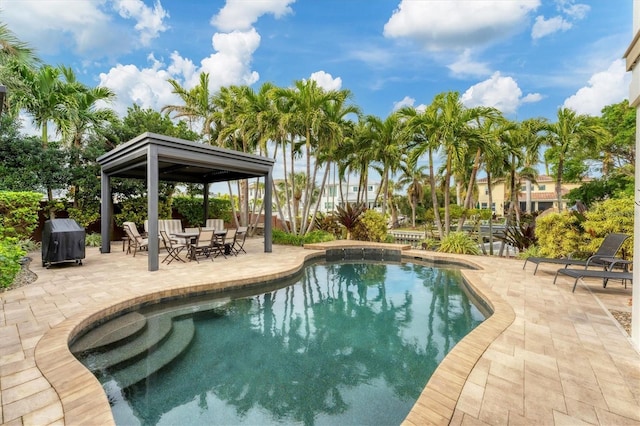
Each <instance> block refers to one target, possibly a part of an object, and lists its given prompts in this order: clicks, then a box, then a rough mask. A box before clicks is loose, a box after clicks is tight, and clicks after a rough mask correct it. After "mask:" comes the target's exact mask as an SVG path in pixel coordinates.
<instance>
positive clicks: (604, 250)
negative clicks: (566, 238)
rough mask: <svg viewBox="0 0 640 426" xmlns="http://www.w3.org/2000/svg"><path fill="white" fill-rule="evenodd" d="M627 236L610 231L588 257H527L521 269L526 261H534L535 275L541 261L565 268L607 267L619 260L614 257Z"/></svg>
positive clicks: (525, 264)
mask: <svg viewBox="0 0 640 426" xmlns="http://www.w3.org/2000/svg"><path fill="white" fill-rule="evenodd" d="M627 238H629V236H628V235H627V234H619V233H611V234H608V235H607V236H606V237H605V238H604V240H603V241H602V244H600V247H598V250H597V251H596V252H595V253H594V254H593V256H591V257H589V258H588V259H587V260H581V259H568V258H561V259H556V258H551V257H528V258H527V259H525V261H524V265H523V266H522V269H524V268H525V267H526V266H527V262H531V263H535V264H536V269H534V271H533V274H534V275H535V274H536V272H538V266H540V264H541V263H551V264H555V265H564V267H565V268H568V267H569V266H582V267H584V269H587V268H589V267H590V266H601V267H605V268H606V267H607V266H609V265H610V264H611V263H612V262H615V261H616V260H619V259H617V258H616V257H615V255H616V253H618V250H620V247H622V244H623V243H624V242H625V241H626V240H627Z"/></svg>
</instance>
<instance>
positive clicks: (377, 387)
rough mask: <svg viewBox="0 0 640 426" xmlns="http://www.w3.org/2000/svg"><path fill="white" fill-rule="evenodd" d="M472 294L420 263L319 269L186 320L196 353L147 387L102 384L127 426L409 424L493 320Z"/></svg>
mask: <svg viewBox="0 0 640 426" xmlns="http://www.w3.org/2000/svg"><path fill="white" fill-rule="evenodd" d="M461 283H462V277H461V274H460V271H459V270H458V269H455V268H447V267H441V266H440V267H435V266H434V265H429V264H424V263H419V262H416V263H386V264H385V263H379V262H377V263H371V262H366V261H362V262H358V263H318V264H313V265H309V266H307V267H306V268H305V269H304V271H303V273H302V274H301V276H300V278H299V280H298V281H297V282H296V283H295V284H293V285H290V286H287V287H284V288H279V289H276V290H273V291H269V292H267V293H264V294H259V295H255V296H250V297H243V298H238V299H229V300H228V301H227V302H226V303H224V304H220V305H219V306H217V307H215V308H213V309H208V310H204V311H201V312H197V313H194V314H190V315H185V314H184V313H183V314H181V315H180V316H175V317H174V318H173V319H172V321H173V322H174V325H179V323H180V322H181V321H192V322H193V324H194V325H195V331H194V332H193V338H192V339H191V341H190V343H189V345H188V349H187V350H186V351H184V352H182V354H181V355H180V356H179V357H177V358H176V359H174V360H173V361H172V362H170V363H169V364H168V365H166V366H165V367H164V368H162V369H160V370H159V371H158V372H156V373H153V374H151V375H150V376H149V377H147V378H146V379H145V380H142V381H140V382H138V383H136V384H134V385H132V386H129V387H127V388H125V389H121V388H120V386H119V384H118V381H117V380H116V379H115V378H116V377H117V374H116V372H115V370H114V369H109V370H102V371H96V372H95V374H96V375H97V376H98V378H99V379H100V381H101V382H102V383H103V386H104V387H105V389H106V391H107V394H108V397H109V400H110V402H111V404H112V410H113V414H114V418H115V421H116V423H117V424H119V425H135V424H143V425H155V424H166V425H175V424H181V425H183V424H189V425H196V424H207V425H209V424H225V425H228V424H251V425H257V424H260V425H266V424H305V425H323V424H332V425H335V424H342V425H353V424H357V425H368V424H370V425H373V424H375V425H380V424H385V425H391V424H400V423H401V422H402V420H403V419H404V418H405V417H406V416H407V414H408V413H409V411H410V410H411V408H412V406H413V405H414V403H415V401H416V399H417V398H418V396H419V395H420V393H421V392H422V390H423V388H424V387H425V385H426V383H427V381H428V380H429V377H430V376H431V374H432V373H433V371H434V370H435V369H436V368H437V366H438V364H439V363H440V361H441V360H442V359H443V358H444V356H445V355H446V354H447V353H448V352H449V351H450V350H451V349H452V348H453V346H454V345H455V344H456V343H457V342H458V341H460V340H461V339H462V338H463V337H464V336H465V335H466V334H468V333H469V332H470V331H471V330H473V329H474V328H475V327H476V326H477V325H478V324H480V323H481V322H482V321H483V320H484V319H485V316H484V315H483V313H482V312H481V310H479V309H478V308H477V307H476V306H475V305H474V303H473V302H472V301H471V300H470V298H469V297H468V293H467V292H466V291H465V290H464V289H463V287H464V286H463V285H462V284H461ZM165 310H166V309H165ZM166 311H170V310H166ZM96 356H99V354H98V355H96V354H92V355H91V357H96ZM92 359H94V358H92ZM94 360H95V359H94ZM85 364H87V365H90V364H91V363H87V362H85Z"/></svg>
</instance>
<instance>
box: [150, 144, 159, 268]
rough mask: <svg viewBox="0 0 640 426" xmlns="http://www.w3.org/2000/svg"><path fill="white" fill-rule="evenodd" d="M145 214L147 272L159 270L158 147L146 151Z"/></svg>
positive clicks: (151, 147) (152, 146)
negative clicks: (146, 222) (147, 250)
mask: <svg viewBox="0 0 640 426" xmlns="http://www.w3.org/2000/svg"><path fill="white" fill-rule="evenodd" d="M147 203H148V206H147V209H148V211H147V214H148V220H149V235H148V241H149V270H150V271H157V270H158V269H159V268H160V264H159V261H158V254H159V252H160V247H159V246H160V242H159V238H158V235H160V233H159V232H158V147H157V146H155V145H149V147H148V151H147Z"/></svg>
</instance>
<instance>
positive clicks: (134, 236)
mask: <svg viewBox="0 0 640 426" xmlns="http://www.w3.org/2000/svg"><path fill="white" fill-rule="evenodd" d="M122 227H123V229H124V232H125V233H126V234H127V237H128V238H129V247H128V248H127V254H129V253H131V248H132V247H133V257H136V253H137V252H138V250H149V240H148V239H147V238H142V235H140V233H139V232H138V228H137V227H136V224H135V223H133V222H124V223H123V224H122Z"/></svg>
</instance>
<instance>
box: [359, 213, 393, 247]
mask: <svg viewBox="0 0 640 426" xmlns="http://www.w3.org/2000/svg"><path fill="white" fill-rule="evenodd" d="M386 236H387V220H386V218H385V217H384V215H383V214H381V213H378V212H376V211H375V210H367V211H365V212H364V213H363V214H362V215H361V216H360V218H359V220H358V222H357V223H356V225H355V227H354V229H353V238H354V239H356V240H359V241H375V242H382V241H385V238H386Z"/></svg>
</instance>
